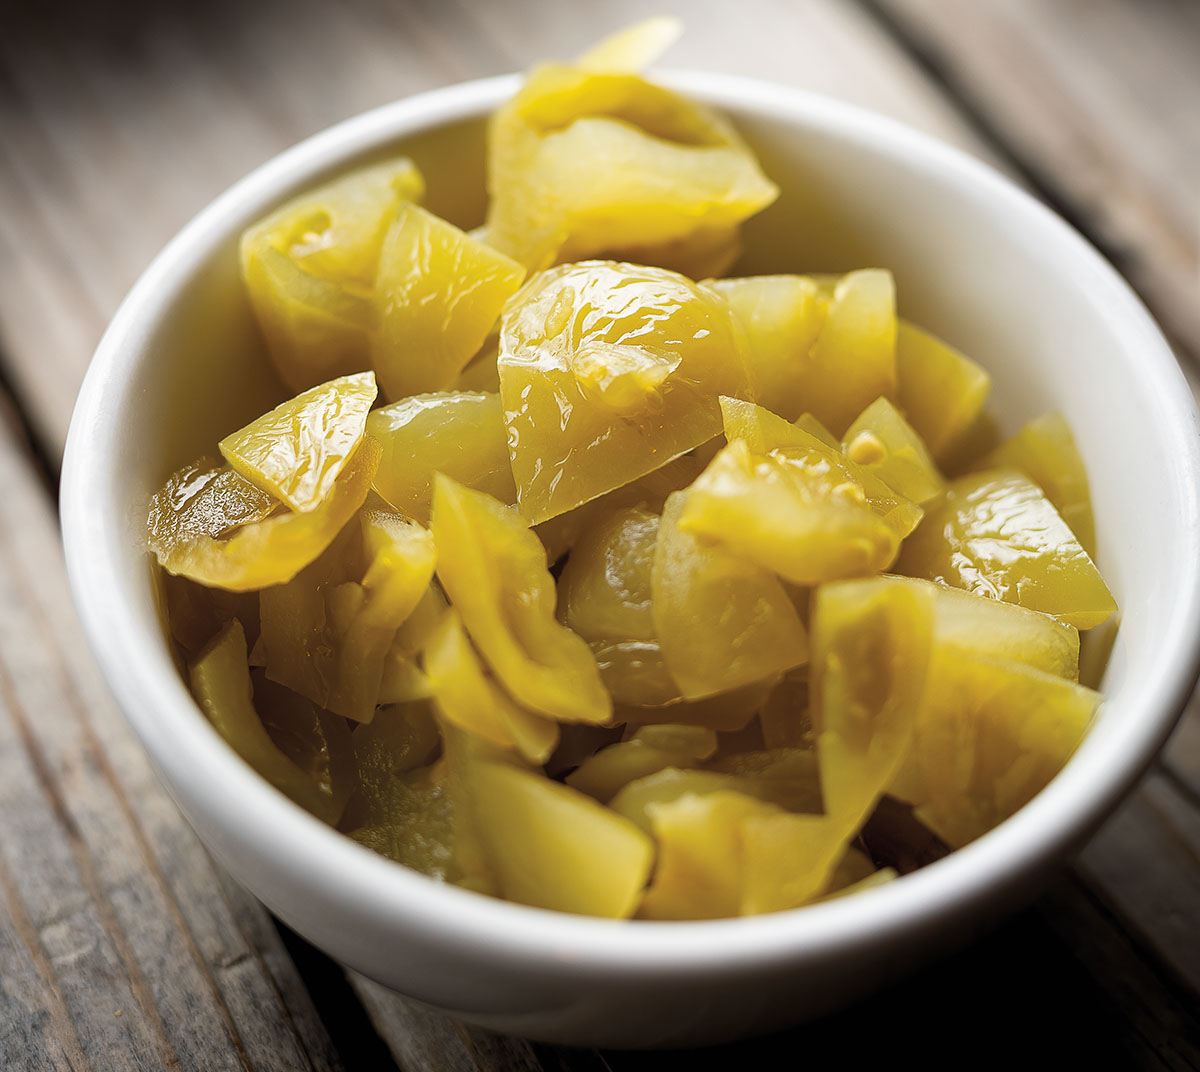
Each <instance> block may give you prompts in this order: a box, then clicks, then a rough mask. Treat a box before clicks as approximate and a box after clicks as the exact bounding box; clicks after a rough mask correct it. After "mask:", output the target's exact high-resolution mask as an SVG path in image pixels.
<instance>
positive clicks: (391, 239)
mask: <svg viewBox="0 0 1200 1072" xmlns="http://www.w3.org/2000/svg"><path fill="white" fill-rule="evenodd" d="M524 275H525V270H524V269H523V268H522V267H521V266H520V265H519V264H516V263H515V262H514V261H512V260H510V259H509V258H508V257H505V256H504V255H503V254H501V253H498V252H496V250H494V249H493V248H492V247H491V246H489V245H485V244H484V243H483V242H480V241H477V240H476V239H474V238H472V237H471V236H470V235H468V234H465V233H464V232H463V231H460V230H459V229H458V228H457V227H454V226H453V225H451V224H449V223H446V221H445V220H440V219H438V218H437V217H436V216H434V215H432V214H430V213H428V212H426V211H425V210H424V209H422V208H420V207H418V206H417V205H412V204H406V205H402V206H401V207H400V208H399V209H398V210H397V212H396V217H395V219H394V220H393V221H392V224H391V227H390V228H389V229H388V232H387V236H386V237H385V238H384V240H383V247H382V249H381V251H380V254H379V268H378V273H377V275H376V278H375V302H376V309H377V321H376V327H375V331H374V334H373V336H372V349H371V363H372V365H373V366H374V368H375V371H376V373H377V374H378V376H379V383H380V386H381V387H382V388H383V391H384V394H385V395H386V396H387V397H388V398H389V399H392V400H398V399H402V398H404V397H406V396H408V395H413V394H419V393H421V392H424V391H438V390H441V389H442V388H444V387H449V386H450V385H451V384H452V383H453V382H454V380H455V378H456V377H457V376H458V374H459V373H460V372H461V371H462V370H463V369H464V368H465V367H466V365H467V362H468V361H470V360H471V357H472V356H473V355H474V354H475V352H476V351H477V350H478V349H479V347H480V346H481V345H482V344H483V341H484V340H485V339H486V338H487V336H488V333H489V332H490V331H491V329H492V325H493V324H494V323H495V322H496V318H497V317H498V316H499V315H500V310H501V308H503V306H504V303H505V302H506V301H507V300H508V298H509V297H510V296H511V295H512V294H513V293H515V292H516V290H517V288H518V287H519V286H520V285H521V280H522V279H523V278H524Z"/></svg>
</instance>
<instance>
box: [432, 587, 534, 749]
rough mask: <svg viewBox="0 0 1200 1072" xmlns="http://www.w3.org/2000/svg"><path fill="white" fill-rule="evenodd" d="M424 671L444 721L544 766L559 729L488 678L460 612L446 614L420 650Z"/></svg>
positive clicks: (451, 611)
mask: <svg viewBox="0 0 1200 1072" xmlns="http://www.w3.org/2000/svg"><path fill="white" fill-rule="evenodd" d="M424 662H425V673H426V674H427V675H428V678H429V685H430V690H431V692H432V694H433V698H434V702H435V703H436V704H437V708H438V711H439V712H440V713H441V715H442V717H443V718H445V719H446V720H447V721H449V722H452V723H454V725H456V726H459V727H460V728H462V729H464V730H466V731H467V732H468V733H472V734H475V735H476V736H478V737H482V738H483V739H484V740H485V741H489V742H490V743H492V744H494V745H495V746H496V747H498V748H509V749H515V750H516V751H518V752H519V753H520V754H521V755H522V756H524V757H525V759H527V760H528V761H529V762H530V763H535V764H542V763H545V762H546V760H547V759H549V758H550V753H551V752H553V751H554V746H555V745H556V744H558V725H557V724H556V723H554V722H552V721H550V720H548V719H545V718H539V717H538V716H537V715H535V714H533V713H532V712H530V711H526V710H524V709H523V708H521V707H520V706H519V705H518V704H516V703H514V702H513V700H512V699H510V698H509V697H508V696H507V695H505V693H504V692H503V690H502V689H500V687H499V686H498V685H496V683H495V682H493V681H491V680H489V678H488V676H487V674H486V673H485V671H484V668H483V666H482V664H481V663H480V661H479V657H478V656H477V655H476V654H475V651H474V649H473V648H472V647H471V642H470V641H469V640H468V639H467V636H466V633H464V632H463V628H462V622H461V621H460V619H459V617H458V614H457V613H456V612H455V611H453V610H450V611H447V612H446V614H445V616H444V617H443V618H442V621H441V624H440V625H439V626H438V628H437V630H436V631H435V633H434V635H433V636H432V637H431V638H430V639H429V643H428V644H427V645H426V647H425V652H424Z"/></svg>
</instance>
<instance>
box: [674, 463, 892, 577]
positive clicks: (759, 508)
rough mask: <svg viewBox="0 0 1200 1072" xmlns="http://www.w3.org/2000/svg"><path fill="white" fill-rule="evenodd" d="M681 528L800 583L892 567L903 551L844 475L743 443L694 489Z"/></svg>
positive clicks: (819, 465) (686, 506)
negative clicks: (753, 450)
mask: <svg viewBox="0 0 1200 1072" xmlns="http://www.w3.org/2000/svg"><path fill="white" fill-rule="evenodd" d="M679 525H680V528H681V529H682V530H683V531H684V532H687V533H689V534H691V535H694V536H700V537H705V538H707V539H708V540H714V541H719V542H720V543H721V544H723V545H724V546H725V548H726V549H727V550H728V551H730V552H732V553H734V554H737V555H738V556H739V557H742V556H744V557H745V558H748V559H749V560H750V561H752V562H756V563H758V564H759V565H760V566H763V567H764V568H766V569H769V570H772V571H774V572H775V573H778V574H779V575H780V576H782V577H784V578H786V579H787V580H789V581H791V582H792V583H793V584H819V583H820V582H822V581H832V580H837V579H839V578H842V577H856V576H859V575H861V574H864V573H873V572H875V571H877V570H881V569H886V568H887V567H888V566H889V565H891V563H892V560H893V559H894V558H895V557H896V552H897V550H898V549H899V547H900V540H899V538H898V537H897V535H896V533H895V531H894V530H893V529H892V528H891V527H889V526H888V524H887V523H886V522H885V521H884V520H883V519H882V518H880V517H879V516H878V514H876V513H875V512H874V511H873V510H872V509H871V508H870V506H868V504H867V501H866V494H865V492H864V491H863V489H862V485H860V484H857V483H854V482H852V481H849V480H846V479H845V474H844V473H843V472H841V471H840V470H838V469H833V468H831V467H830V466H828V465H825V464H824V463H823V460H816V459H814V458H813V457H812V456H811V454H810V455H808V456H803V455H797V454H791V455H781V454H780V453H777V452H772V453H771V454H752V453H751V452H750V448H749V447H748V446H747V445H746V443H745V441H743V440H740V439H738V440H734V442H732V443H730V444H729V446H727V447H726V448H725V449H724V450H723V451H721V453H720V454H718V455H717V457H716V458H715V459H714V460H713V463H712V465H710V466H709V467H708V468H707V469H706V470H705V471H704V473H703V474H702V475H701V476H700V477H699V479H697V481H696V483H695V484H694V485H693V486H692V488H691V490H689V491H688V493H687V503H686V505H685V507H684V509H683V511H682V513H681V514H680V517H679Z"/></svg>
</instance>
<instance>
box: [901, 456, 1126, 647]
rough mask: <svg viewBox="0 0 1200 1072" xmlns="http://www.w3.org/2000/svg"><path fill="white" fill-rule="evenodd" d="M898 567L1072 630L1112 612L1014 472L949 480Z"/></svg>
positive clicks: (1060, 526) (1045, 505) (1081, 557)
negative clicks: (1059, 622)
mask: <svg viewBox="0 0 1200 1072" xmlns="http://www.w3.org/2000/svg"><path fill="white" fill-rule="evenodd" d="M897 569H898V571H899V572H901V573H908V574H911V575H912V576H914V577H925V578H927V579H928V580H931V581H938V582H940V583H942V584H948V585H951V586H953V587H955V588H965V589H966V590H967V591H971V592H977V593H979V594H980V595H986V596H990V597H992V598H993V599H1003V600H1007V601H1008V602H1010V603H1017V604H1019V605H1020V606H1022V607H1028V608H1029V609H1031V610H1040V611H1044V612H1045V613H1047V614H1053V615H1054V616H1055V617H1056V618H1061V619H1062V620H1063V621H1064V622H1067V623H1068V624H1069V625H1073V626H1075V627H1076V628H1077V629H1091V628H1092V627H1093V626H1096V625H1099V624H1100V623H1101V622H1103V621H1105V620H1106V619H1107V618H1109V617H1111V616H1112V614H1113V613H1114V612H1115V611H1116V609H1117V605H1116V603H1115V602H1114V601H1113V597H1112V593H1111V592H1109V590H1108V586H1107V585H1105V583H1104V580H1103V578H1101V576H1100V573H1099V571H1097V569H1096V567H1095V566H1094V565H1093V564H1092V560H1091V559H1090V558H1088V555H1087V552H1086V551H1084V549H1083V548H1082V547H1080V545H1079V541H1078V540H1077V539H1076V538H1075V535H1074V534H1073V533H1072V532H1071V530H1070V529H1069V528H1067V525H1066V523H1065V522H1064V521H1063V519H1062V518H1061V517H1060V516H1059V514H1058V511H1057V510H1055V509H1054V507H1053V506H1052V505H1051V504H1050V501H1049V500H1048V499H1047V498H1046V496H1045V495H1044V494H1043V493H1042V491H1041V489H1040V488H1038V487H1037V485H1035V484H1034V483H1032V482H1031V481H1030V480H1029V479H1028V478H1026V477H1024V476H1022V475H1021V474H1020V473H1018V472H1017V471H1016V470H1013V469H991V470H988V471H986V472H983V473H979V474H976V475H974V476H966V477H960V478H959V479H958V480H955V481H953V482H952V483H951V484H950V486H949V490H948V491H947V493H946V496H945V498H944V499H942V500H941V501H940V502H938V503H937V504H935V505H934V506H932V507H931V509H930V512H929V514H928V516H927V517H926V518H925V521H924V522H923V523H922V524H921V526H920V527H919V528H918V529H917V531H916V532H914V533H913V534H912V536H911V537H909V539H908V540H907V541H906V542H905V545H904V550H903V552H902V554H901V556H900V560H899V562H898V563H897Z"/></svg>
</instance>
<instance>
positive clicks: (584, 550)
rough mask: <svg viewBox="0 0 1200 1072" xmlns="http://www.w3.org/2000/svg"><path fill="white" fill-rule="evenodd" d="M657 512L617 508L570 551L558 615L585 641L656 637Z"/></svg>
mask: <svg viewBox="0 0 1200 1072" xmlns="http://www.w3.org/2000/svg"><path fill="white" fill-rule="evenodd" d="M658 524H659V519H658V515H657V514H652V513H650V512H649V511H647V510H643V509H641V508H640V507H636V506H634V507H629V508H627V509H618V510H616V511H615V512H614V513H612V514H611V515H610V516H609V517H608V518H607V519H606V520H604V521H601V522H599V523H598V524H597V525H595V526H594V527H593V528H591V529H590V530H588V531H587V532H586V533H585V534H584V535H583V537H582V538H581V539H580V540H579V542H578V543H576V544H575V546H574V547H573V548H572V550H571V556H570V558H568V559H567V564H566V566H565V567H564V568H563V571H562V574H561V575H560V577H559V582H558V604H559V611H560V614H561V616H562V618H563V620H564V621H565V622H566V624H567V625H568V626H570V627H571V628H572V629H573V630H574V631H575V632H576V633H578V634H579V635H580V636H581V637H583V638H584V640H641V641H649V640H654V639H655V633H654V616H653V614H652V613H651V612H650V602H651V591H650V587H651V582H650V573H651V568H652V566H653V563H654V545H655V543H656V542H657V540H658Z"/></svg>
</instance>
